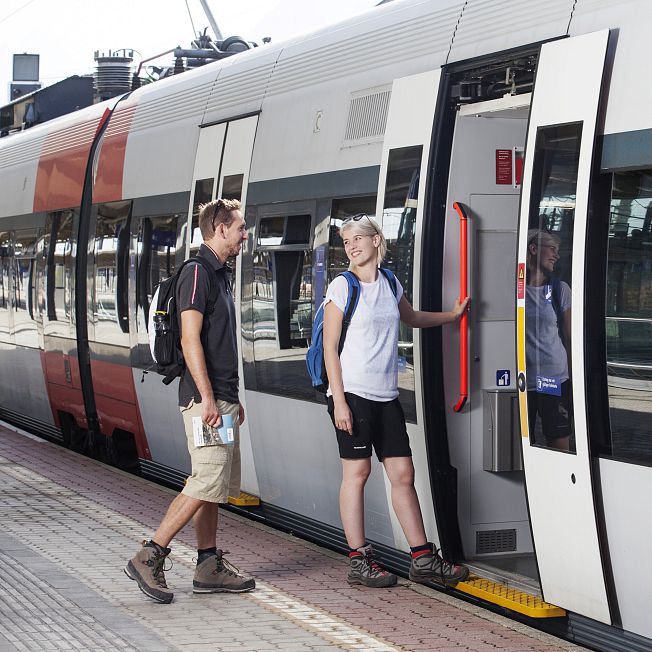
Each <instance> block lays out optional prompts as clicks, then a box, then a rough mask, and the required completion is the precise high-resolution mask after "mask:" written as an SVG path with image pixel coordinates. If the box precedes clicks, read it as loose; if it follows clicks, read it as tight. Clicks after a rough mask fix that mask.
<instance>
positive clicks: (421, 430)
mask: <svg viewBox="0 0 652 652" xmlns="http://www.w3.org/2000/svg"><path fill="white" fill-rule="evenodd" d="M440 80H441V70H439V69H438V70H433V71H429V72H425V73H420V74H417V75H412V76H410V77H403V78H401V79H395V80H394V82H393V84H392V89H391V99H390V102H389V110H388V115H387V127H386V129H385V137H384V139H383V157H382V162H381V166H380V177H379V182H378V198H377V205H376V216H377V219H378V221H379V222H380V223H381V226H382V229H383V232H384V234H385V237H386V238H387V243H388V246H389V252H390V253H389V255H388V257H387V259H386V260H385V262H384V266H386V267H389V268H390V269H392V270H393V271H394V273H395V274H396V276H397V278H398V279H399V281H400V283H401V285H402V287H403V291H404V293H405V296H406V297H407V299H408V300H409V301H410V302H411V303H412V305H413V306H414V308H415V309H416V310H419V308H420V298H421V273H420V270H421V265H422V259H423V256H424V255H427V251H426V252H424V249H423V220H424V205H425V201H424V197H425V194H426V179H427V177H428V161H429V158H430V145H431V140H432V123H433V116H434V114H435V107H436V106H437V98H438V95H439V88H440ZM398 339H399V343H398V346H399V374H398V385H399V398H400V401H401V406H402V407H403V411H404V413H405V419H406V422H407V431H408V434H409V436H410V446H411V448H412V460H413V462H414V466H415V487H416V490H417V494H418V495H419V501H420V503H421V509H422V512H423V518H424V523H425V527H426V534H427V535H428V539H429V540H430V541H434V542H436V543H437V545H438V546H439V545H440V536H439V531H438V523H437V521H436V520H435V509H434V505H433V497H432V492H431V485H430V472H429V469H428V455H427V450H426V449H427V445H426V432H425V415H424V405H423V394H422V392H421V391H420V388H421V386H422V364H421V334H420V332H419V330H417V329H414V330H413V329H411V328H408V327H407V326H406V325H405V324H401V325H400V328H399V337H398ZM385 488H386V491H387V499H388V501H389V502H390V503H391V495H390V494H391V487H390V484H389V482H386V483H385ZM390 518H391V522H392V530H393V533H394V538H395V540H396V541H403V542H404V544H403V545H404V546H405V547H407V542H406V541H405V539H404V535H403V531H402V529H401V527H400V524H399V522H398V520H397V518H396V516H395V515H394V514H392V515H391V517H390Z"/></svg>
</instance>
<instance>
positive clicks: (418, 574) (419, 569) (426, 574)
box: [410, 546, 469, 586]
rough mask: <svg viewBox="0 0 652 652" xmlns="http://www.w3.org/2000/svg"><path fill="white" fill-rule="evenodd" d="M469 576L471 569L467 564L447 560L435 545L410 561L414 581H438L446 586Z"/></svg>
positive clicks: (411, 576)
mask: <svg viewBox="0 0 652 652" xmlns="http://www.w3.org/2000/svg"><path fill="white" fill-rule="evenodd" d="M468 576H469V569H468V568H467V567H466V566H460V565H458V564H452V563H450V562H448V561H445V560H444V559H442V557H441V555H440V554H439V551H438V550H437V548H435V547H434V546H433V548H432V551H431V552H424V553H421V554H420V555H419V556H418V557H412V562H411V563H410V579H411V580H412V581H413V582H436V583H437V584H442V585H444V586H455V585H456V584H457V583H458V582H463V581H464V580H465V579H466V578H467V577H468Z"/></svg>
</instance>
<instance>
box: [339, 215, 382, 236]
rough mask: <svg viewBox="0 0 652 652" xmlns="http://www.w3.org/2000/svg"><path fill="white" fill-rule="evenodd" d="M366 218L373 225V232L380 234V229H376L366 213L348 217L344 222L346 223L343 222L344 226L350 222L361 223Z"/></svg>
mask: <svg viewBox="0 0 652 652" xmlns="http://www.w3.org/2000/svg"><path fill="white" fill-rule="evenodd" d="M365 217H366V218H367V220H369V224H371V226H372V227H373V230H374V231H375V232H376V233H378V229H377V228H376V227H375V225H374V223H373V222H372V221H371V218H370V217H369V215H367V214H366V213H356V214H355V215H351V216H350V217H347V218H346V219H345V220H344V222H342V226H344V225H345V224H349V223H350V222H359V221H360V220H362V219H364V218H365Z"/></svg>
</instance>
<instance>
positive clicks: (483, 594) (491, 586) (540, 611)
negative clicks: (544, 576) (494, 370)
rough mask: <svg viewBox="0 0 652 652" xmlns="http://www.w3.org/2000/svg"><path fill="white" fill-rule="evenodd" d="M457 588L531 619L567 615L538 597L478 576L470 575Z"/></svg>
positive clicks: (559, 608) (562, 610)
mask: <svg viewBox="0 0 652 652" xmlns="http://www.w3.org/2000/svg"><path fill="white" fill-rule="evenodd" d="M455 588H456V589H458V590H459V591H463V592H464V593H468V594H469V595H473V596H475V597H476V598H480V599H482V600H486V601H487V602H492V603H493V604H497V605H499V606H501V607H505V608H506V609H510V610H511V611H516V612H518V613H520V614H524V615H525V616H529V617H530V618H559V617H561V616H565V615H566V611H565V610H564V609H562V608H561V607H556V606H555V605H554V604H548V603H547V602H544V601H543V600H542V599H541V598H537V596H536V595H530V594H529V593H523V592H522V591H518V590H517V589H514V588H511V587H509V586H504V585H503V584H498V583H496V582H492V581H490V580H485V579H483V578H482V577H478V576H477V575H470V576H469V579H467V580H466V582H460V583H459V584H457V586H456V587H455Z"/></svg>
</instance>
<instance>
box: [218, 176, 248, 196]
mask: <svg viewBox="0 0 652 652" xmlns="http://www.w3.org/2000/svg"><path fill="white" fill-rule="evenodd" d="M243 183H244V174H231V175H228V176H226V177H224V180H223V181H222V192H221V193H220V196H221V198H222V199H237V200H238V201H242V184H243Z"/></svg>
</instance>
